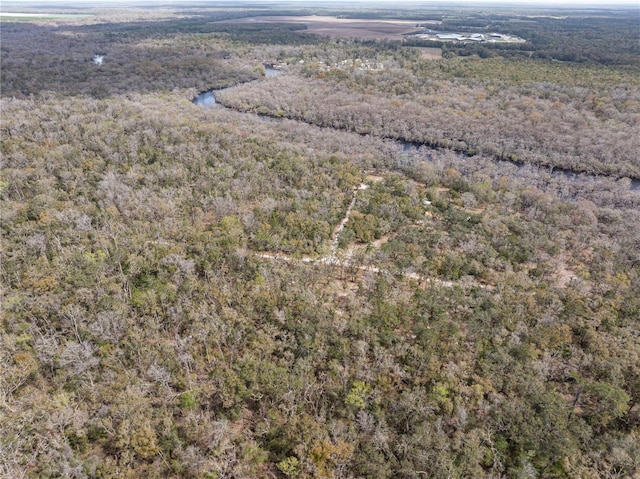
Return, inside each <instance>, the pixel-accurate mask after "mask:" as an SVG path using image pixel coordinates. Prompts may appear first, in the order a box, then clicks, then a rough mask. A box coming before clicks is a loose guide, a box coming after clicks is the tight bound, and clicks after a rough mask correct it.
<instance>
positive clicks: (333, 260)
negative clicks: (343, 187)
mask: <svg viewBox="0 0 640 479" xmlns="http://www.w3.org/2000/svg"><path fill="white" fill-rule="evenodd" d="M368 187H369V185H366V184H364V183H361V184H360V185H359V186H358V187H356V188H354V189H353V196H352V198H351V202H350V203H349V206H348V207H347V211H346V212H345V215H344V217H343V218H342V220H341V221H340V223H338V226H336V229H335V230H334V231H333V234H332V235H331V253H330V254H329V255H328V256H321V257H319V258H312V257H310V256H304V257H302V258H294V257H292V256H288V255H285V254H278V253H276V254H274V253H257V256H258V257H260V258H263V259H269V260H276V261H284V262H287V263H296V262H301V263H313V264H325V265H329V266H337V267H342V268H350V269H356V270H358V271H365V272H370V273H389V274H393V273H392V272H391V271H388V270H386V269H382V268H378V267H377V266H372V265H361V264H356V263H355V262H353V261H352V260H351V258H352V257H353V253H354V251H355V247H351V248H349V249H348V250H347V251H346V254H345V255H344V259H341V258H338V257H337V255H336V253H337V251H338V243H339V239H340V233H341V232H342V230H343V229H344V227H345V225H346V224H347V222H348V221H349V215H350V214H351V210H352V209H353V207H354V206H355V204H356V200H357V198H358V191H361V190H366V189H367V188H368ZM400 274H401V275H402V276H403V277H405V278H407V279H412V280H415V281H420V282H422V281H425V282H427V281H428V282H431V283H435V284H439V285H441V286H448V287H451V286H453V285H454V284H455V283H454V282H452V281H444V280H441V279H436V278H427V277H425V276H422V275H419V274H418V273H410V272H402V273H400Z"/></svg>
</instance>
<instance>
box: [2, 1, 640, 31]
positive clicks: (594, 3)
mask: <svg viewBox="0 0 640 479" xmlns="http://www.w3.org/2000/svg"><path fill="white" fill-rule="evenodd" d="M78 3H81V4H83V5H84V6H87V5H96V6H105V5H109V4H113V5H118V6H135V5H141V4H144V3H146V4H154V5H159V6H160V5H162V4H163V3H169V4H170V5H176V4H180V3H187V4H188V3H198V4H200V5H207V6H211V7H216V6H228V5H229V4H232V3H237V4H238V6H241V5H242V4H245V3H253V4H256V3H265V4H268V3H275V4H278V5H283V4H285V5H286V4H300V5H308V6H312V5H313V4H314V3H315V4H318V5H319V6H322V5H323V4H325V5H326V4H331V5H332V6H337V5H340V6H344V7H349V6H350V5H354V6H356V5H357V6H362V5H365V4H371V5H375V6H377V7H391V6H392V5H394V4H395V5H396V6H398V8H399V9H401V8H402V7H403V6H405V5H406V6H411V7H420V6H425V7H427V6H430V5H438V4H447V5H465V4H466V5H481V4H486V5H488V6H489V5H503V6H509V5H513V6H516V5H532V6H535V5H541V6H545V7H551V6H556V7H562V6H572V7H597V6H602V7H612V6H616V5H624V6H636V7H638V8H640V0H609V1H607V0H427V1H421V0H399V1H397V2H393V4H392V3H391V2H389V1H383V0H345V1H341V0H327V1H323V0H319V1H316V2H314V1H309V0H244V1H243V0H238V1H236V2H234V1H233V0H222V1H221V2H216V1H215V0H211V1H203V0H195V1H189V0H133V1H125V0H35V1H34V0H5V1H4V2H1V3H0V8H2V10H5V11H7V9H8V8H10V6H11V5H18V4H19V5H20V6H23V7H28V8H34V7H41V6H55V5H73V4H78ZM2 4H4V5H2ZM638 28H640V17H639V18H638Z"/></svg>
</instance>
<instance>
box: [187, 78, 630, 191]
mask: <svg viewBox="0 0 640 479" xmlns="http://www.w3.org/2000/svg"><path fill="white" fill-rule="evenodd" d="M280 73H281V70H279V69H276V68H265V76H264V77H265V78H270V77H274V76H277V75H279V74H280ZM254 81H260V80H254ZM222 90H224V89H221V90H209V91H205V92H202V93H200V94H199V95H198V96H196V97H195V98H194V99H193V103H194V104H196V105H200V106H202V107H204V108H210V107H212V106H214V105H217V104H219V103H217V102H216V98H215V92H216V91H222ZM225 108H230V107H225ZM230 109H233V108H230ZM266 116H269V115H266ZM269 118H275V117H271V116H269ZM295 121H301V122H302V120H295ZM392 141H395V142H396V143H397V145H398V146H399V147H400V148H401V149H402V151H403V152H405V153H409V152H414V153H415V152H417V151H420V153H423V152H424V149H425V148H427V149H429V150H432V151H437V150H438V148H436V147H433V146H430V145H425V144H421V143H413V142H407V141H402V140H392ZM458 155H459V156H460V157H461V158H462V157H466V156H467V155H466V154H464V153H459V152H458ZM422 156H423V158H424V159H426V160H427V161H431V160H432V159H433V158H432V156H431V154H430V153H429V152H428V151H426V152H424V153H423V154H422ZM495 161H496V162H499V163H508V164H511V165H515V166H517V167H518V168H523V167H525V166H527V165H528V164H521V163H514V162H511V161H508V160H504V159H501V158H495ZM540 168H541V169H542V168H545V167H540ZM545 169H547V170H548V172H549V175H550V176H551V177H552V178H563V179H565V180H568V181H570V182H579V181H580V180H583V179H585V178H598V177H602V178H611V177H606V176H604V175H593V174H589V173H576V172H575V171H572V170H568V169H565V168H560V167H554V168H545ZM629 190H631V191H640V178H631V181H630V183H629Z"/></svg>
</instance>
